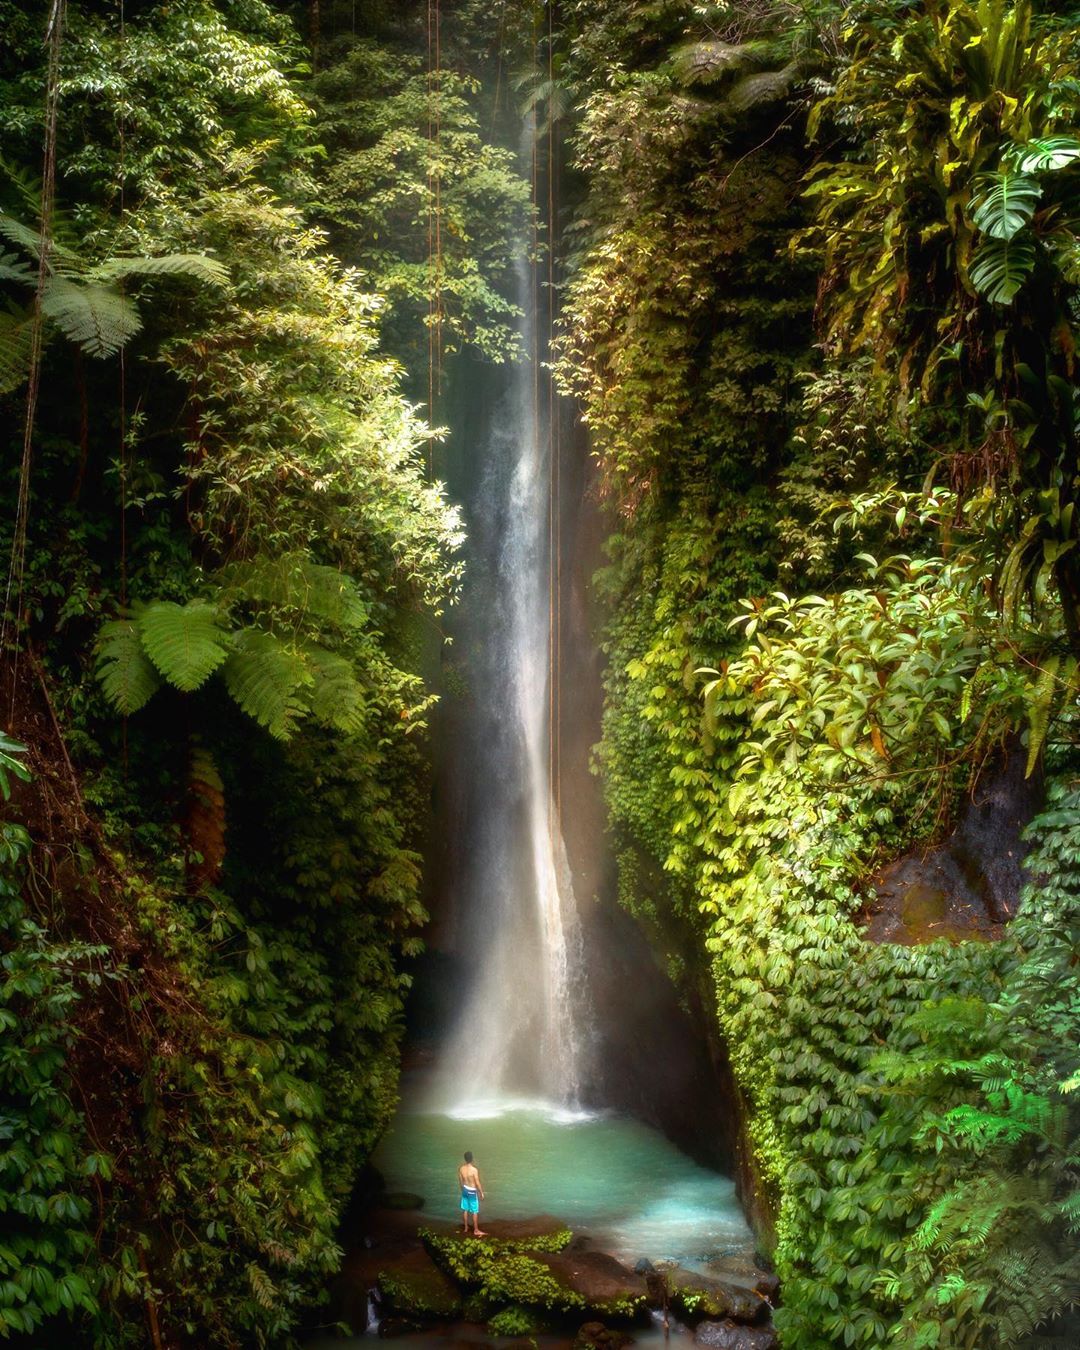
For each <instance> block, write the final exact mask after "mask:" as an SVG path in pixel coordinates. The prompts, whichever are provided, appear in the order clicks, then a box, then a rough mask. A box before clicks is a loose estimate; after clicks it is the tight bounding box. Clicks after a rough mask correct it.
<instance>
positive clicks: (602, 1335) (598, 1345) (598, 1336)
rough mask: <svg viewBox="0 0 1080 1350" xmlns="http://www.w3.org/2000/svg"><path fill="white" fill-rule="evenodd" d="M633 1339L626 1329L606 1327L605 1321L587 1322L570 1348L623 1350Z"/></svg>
mask: <svg viewBox="0 0 1080 1350" xmlns="http://www.w3.org/2000/svg"><path fill="white" fill-rule="evenodd" d="M633 1339H634V1338H633V1337H632V1336H629V1335H627V1333H626V1332H625V1331H621V1330H619V1329H618V1328H616V1327H606V1326H604V1324H603V1322H586V1323H585V1324H584V1326H582V1327H581V1328H580V1329H579V1331H578V1334H577V1335H576V1336H575V1337H574V1343H573V1345H572V1346H571V1348H570V1350H622V1347H623V1346H624V1345H630V1344H631V1342H632V1341H633Z"/></svg>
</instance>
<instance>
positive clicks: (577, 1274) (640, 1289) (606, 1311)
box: [535, 1252, 649, 1319]
mask: <svg viewBox="0 0 1080 1350" xmlns="http://www.w3.org/2000/svg"><path fill="white" fill-rule="evenodd" d="M535 1260H536V1261H537V1262H539V1263H540V1264H542V1265H543V1266H544V1267H545V1269H546V1270H547V1271H548V1272H549V1274H550V1275H551V1276H552V1277H553V1278H554V1280H555V1281H556V1283H557V1284H558V1285H559V1286H560V1288H561V1289H563V1290H564V1291H565V1293H566V1294H567V1295H569V1296H570V1298H569V1299H568V1301H567V1307H568V1308H572V1307H575V1306H576V1307H581V1308H584V1309H586V1310H587V1311H589V1312H593V1313H598V1314H599V1315H600V1316H601V1317H617V1318H625V1319H632V1318H635V1317H637V1316H638V1315H639V1314H640V1313H643V1312H644V1311H645V1308H646V1306H647V1305H648V1300H649V1289H648V1285H647V1284H646V1283H645V1280H644V1279H643V1278H642V1277H641V1276H640V1275H638V1274H636V1273H635V1272H634V1271H632V1270H628V1269H627V1268H626V1266H624V1265H623V1264H622V1262H621V1261H616V1259H615V1258H614V1257H613V1256H609V1255H608V1254H607V1252H562V1253H559V1254H549V1253H538V1254H537V1256H536V1257H535Z"/></svg>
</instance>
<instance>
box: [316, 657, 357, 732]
mask: <svg viewBox="0 0 1080 1350" xmlns="http://www.w3.org/2000/svg"><path fill="white" fill-rule="evenodd" d="M306 656H307V660H308V665H309V666H310V669H311V672H312V676H313V683H312V689H311V714H312V716H313V717H314V718H315V720H316V721H317V722H321V723H322V724H323V725H324V726H329V727H334V728H335V729H336V730H337V731H343V732H345V733H347V734H353V733H355V732H357V731H360V730H361V729H362V727H363V725H364V721H365V719H366V716H367V704H366V700H365V696H364V690H363V687H362V686H361V685H360V684H359V682H358V681H357V679H356V676H355V674H354V673H353V668H352V666H351V664H350V663H349V662H348V661H347V660H346V659H345V657H344V656H339V655H338V654H337V653H336V652H328V651H327V650H326V649H325V648H324V647H314V646H312V647H308V648H307V649H306Z"/></svg>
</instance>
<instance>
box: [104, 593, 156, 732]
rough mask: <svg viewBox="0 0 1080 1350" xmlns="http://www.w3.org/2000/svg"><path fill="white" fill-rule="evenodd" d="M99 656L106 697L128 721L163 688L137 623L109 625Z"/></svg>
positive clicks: (126, 620) (127, 621) (118, 621)
mask: <svg viewBox="0 0 1080 1350" xmlns="http://www.w3.org/2000/svg"><path fill="white" fill-rule="evenodd" d="M95 654H96V658H97V661H96V669H97V677H98V679H99V680H100V681H101V687H102V689H103V690H104V691H105V697H106V698H107V699H108V700H109V702H110V703H111V704H112V706H113V707H114V708H115V709H116V711H117V712H119V713H122V714H123V715H124V716H125V717H127V716H130V715H131V713H135V712H138V711H139V709H140V708H142V707H144V706H145V704H146V703H148V702H149V700H150V699H151V698H152V697H153V695H154V694H155V693H156V692H157V690H158V689H159V688H160V687H161V679H160V677H159V675H158V673H157V671H156V670H155V669H154V666H153V663H152V662H151V661H150V659H149V657H148V656H147V655H146V652H145V651H144V650H143V645H142V638H141V637H140V635H139V630H138V628H137V626H136V624H135V622H134V620H133V619H131V618H124V619H113V620H111V621H110V622H109V623H106V624H105V625H104V626H103V627H102V629H101V631H100V632H99V633H98V638H97V643H96V646H95Z"/></svg>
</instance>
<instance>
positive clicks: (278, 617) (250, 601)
mask: <svg viewBox="0 0 1080 1350" xmlns="http://www.w3.org/2000/svg"><path fill="white" fill-rule="evenodd" d="M286 578H291V579H292V581H293V582H294V586H293V588H292V589H291V590H289V589H287V588H286ZM222 580H223V585H222V588H221V589H220V591H219V592H218V593H217V596H216V597H215V599H213V600H207V599H193V600H189V601H188V602H187V603H186V604H183V605H181V604H177V603H176V602H174V601H171V600H152V601H149V602H147V603H145V604H141V605H136V606H133V607H132V609H131V611H130V613H128V614H126V615H123V616H121V617H120V618H117V619H112V620H109V621H108V622H106V623H105V624H104V625H102V627H101V630H100V631H99V633H98V638H97V644H96V655H97V674H98V679H99V680H100V682H101V686H102V689H103V690H104V692H105V696H106V698H107V699H108V700H109V702H110V703H111V704H112V706H113V707H114V708H115V709H116V711H117V712H119V713H120V714H122V715H123V716H125V717H127V716H130V715H131V714H133V713H136V712H138V711H139V710H140V709H141V708H143V707H144V706H145V705H146V704H147V703H148V702H149V701H150V699H151V698H152V697H153V695H154V694H155V693H156V692H157V691H158V689H160V688H161V686H162V685H163V684H165V685H168V686H170V687H172V688H174V689H177V690H179V691H180V692H182V693H185V694H190V693H194V692H196V691H197V690H199V689H201V688H202V687H203V686H204V685H205V684H206V683H207V681H208V680H209V679H210V678H211V676H213V675H214V674H216V673H220V675H221V677H222V680H223V682H224V685H225V688H226V689H227V690H228V692H229V694H230V696H231V697H232V698H233V699H234V700H235V702H236V703H237V704H238V705H239V707H240V708H241V709H242V710H243V711H244V712H245V713H247V714H248V716H249V717H252V718H254V720H255V721H256V722H258V723H259V725H260V726H262V727H264V728H265V729H266V730H267V731H269V732H270V734H271V735H272V736H274V737H276V738H278V739H280V740H287V739H289V738H290V737H291V736H292V735H293V733H294V732H295V730H296V728H297V726H298V725H299V724H300V723H301V722H302V721H304V720H305V719H308V718H310V719H311V720H313V721H314V722H316V723H318V724H320V725H322V726H326V727H330V728H332V729H333V730H336V731H339V732H342V733H344V734H347V735H351V734H355V733H356V732H358V731H360V730H361V729H362V728H363V726H364V723H365V719H366V716H367V712H368V704H369V694H368V691H367V690H366V689H365V688H364V686H363V685H362V684H361V682H360V680H359V679H358V678H357V675H356V671H355V667H354V662H353V660H350V659H349V657H348V656H346V655H344V654H342V651H334V650H331V649H330V648H329V647H327V646H325V645H323V644H322V643H320V642H319V641H317V640H315V638H316V634H318V633H320V632H321V633H323V634H327V635H328V636H332V635H333V633H334V631H335V630H336V633H337V638H336V641H337V642H338V644H339V645H342V650H343V651H345V652H348V651H350V649H351V648H352V647H356V644H357V642H359V643H360V646H359V648H358V649H357V650H359V651H362V650H363V649H364V643H365V642H366V638H365V636H364V634H363V630H364V628H365V625H366V620H367V610H366V607H365V606H364V604H363V603H362V601H361V600H360V597H359V595H358V593H357V591H356V588H355V586H354V585H353V584H352V583H351V582H350V581H349V580H348V578H346V577H344V576H343V575H342V574H341V573H338V572H336V571H334V569H332V568H327V567H320V566H317V565H314V564H310V563H307V562H305V561H304V560H302V559H299V558H296V557H291V558H288V557H283V558H279V559H276V560H274V561H272V562H270V563H268V564H266V565H263V566H260V565H258V564H242V565H236V566H234V567H232V568H230V569H228V571H227V572H226V573H225V574H223V578H222ZM290 615H291V616H292V622H290V621H289V620H290ZM350 635H351V637H352V642H351V643H350V640H349V639H350Z"/></svg>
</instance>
